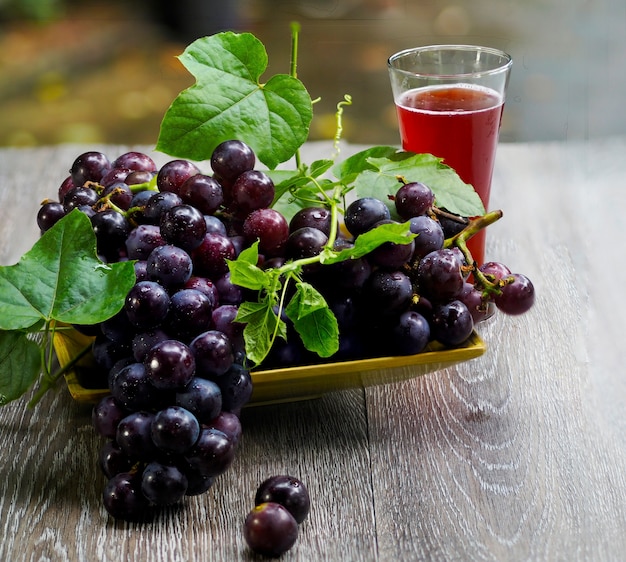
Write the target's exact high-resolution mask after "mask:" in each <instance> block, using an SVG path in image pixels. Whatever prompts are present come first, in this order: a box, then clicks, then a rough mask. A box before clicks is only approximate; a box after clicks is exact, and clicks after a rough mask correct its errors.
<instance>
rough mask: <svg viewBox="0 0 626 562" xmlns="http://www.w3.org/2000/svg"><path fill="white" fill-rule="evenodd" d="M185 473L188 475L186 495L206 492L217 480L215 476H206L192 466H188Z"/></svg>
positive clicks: (197, 494)
mask: <svg viewBox="0 0 626 562" xmlns="http://www.w3.org/2000/svg"><path fill="white" fill-rule="evenodd" d="M183 473H184V474H185V476H186V477H187V491H186V492H185V495H186V496H199V495H200V494H204V493H205V492H206V491H207V490H209V488H211V486H213V484H214V482H215V477H214V476H205V475H204V474H201V473H200V472H198V471H197V470H194V469H192V468H191V467H190V466H186V467H185V468H184V470H183Z"/></svg>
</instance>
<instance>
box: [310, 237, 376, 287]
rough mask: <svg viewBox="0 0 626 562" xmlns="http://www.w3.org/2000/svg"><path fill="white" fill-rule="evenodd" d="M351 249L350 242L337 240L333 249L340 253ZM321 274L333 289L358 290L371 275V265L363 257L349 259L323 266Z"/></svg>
mask: <svg viewBox="0 0 626 562" xmlns="http://www.w3.org/2000/svg"><path fill="white" fill-rule="evenodd" d="M352 247H354V244H353V243H352V242H351V241H349V240H346V239H344V238H339V239H337V240H336V241H335V244H334V246H333V249H334V250H335V251H336V252H340V251H342V250H345V249H348V248H352ZM321 273H322V275H323V276H324V279H325V280H326V281H327V284H329V285H330V286H331V287H332V288H334V289H360V288H362V287H363V285H364V284H365V282H366V281H367V279H368V277H369V276H370V274H371V273H372V264H371V263H370V262H369V261H368V260H367V258H365V257H361V258H351V259H348V260H343V261H340V262H336V263H333V264H329V265H325V266H324V267H323V268H322V269H321Z"/></svg>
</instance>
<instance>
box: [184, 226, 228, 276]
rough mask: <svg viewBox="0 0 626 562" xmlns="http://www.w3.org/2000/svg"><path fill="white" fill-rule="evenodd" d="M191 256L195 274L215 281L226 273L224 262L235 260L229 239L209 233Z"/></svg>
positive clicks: (226, 268)
mask: <svg viewBox="0 0 626 562" xmlns="http://www.w3.org/2000/svg"><path fill="white" fill-rule="evenodd" d="M192 256H193V263H194V266H195V268H196V271H197V273H198V274H199V275H203V276H205V277H208V278H210V279H215V278H217V277H219V276H221V275H224V274H225V273H226V272H227V271H228V264H227V263H226V260H234V259H235V258H236V253H235V246H234V245H233V243H232V241H231V240H230V238H227V237H226V236H221V235H220V234H213V233H209V234H206V235H205V236H204V239H203V240H202V243H201V244H200V246H198V247H197V248H196V249H195V250H194V251H193V253H192Z"/></svg>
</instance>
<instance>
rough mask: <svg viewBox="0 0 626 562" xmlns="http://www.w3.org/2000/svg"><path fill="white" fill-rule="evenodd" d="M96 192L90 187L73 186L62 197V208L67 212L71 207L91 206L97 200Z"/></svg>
mask: <svg viewBox="0 0 626 562" xmlns="http://www.w3.org/2000/svg"><path fill="white" fill-rule="evenodd" d="M98 199H99V197H98V194H97V193H96V191H95V189H92V188H91V187H74V188H73V189H70V190H69V191H68V192H67V193H66V194H65V197H64V198H63V210H64V211H65V213H66V214H68V213H69V212H70V211H71V210H72V209H75V208H76V207H81V206H83V205H87V206H88V207H91V206H93V205H95V204H96V203H97V202H98Z"/></svg>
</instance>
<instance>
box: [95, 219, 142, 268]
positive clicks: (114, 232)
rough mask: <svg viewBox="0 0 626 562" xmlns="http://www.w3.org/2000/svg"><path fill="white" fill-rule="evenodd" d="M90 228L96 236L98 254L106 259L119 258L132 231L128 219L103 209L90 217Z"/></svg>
mask: <svg viewBox="0 0 626 562" xmlns="http://www.w3.org/2000/svg"><path fill="white" fill-rule="evenodd" d="M91 226H92V227H93V231H94V233H95V235H96V242H97V248H98V253H99V254H102V255H103V256H105V257H106V258H107V259H115V258H116V257H119V252H120V250H121V249H122V248H125V245H126V238H128V235H129V234H130V231H131V230H132V228H131V225H130V223H129V222H128V219H126V217H125V216H124V215H122V214H121V213H118V212H117V211H115V210H113V209H105V210H104V211H101V212H98V213H96V214H95V215H94V216H93V217H91Z"/></svg>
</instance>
